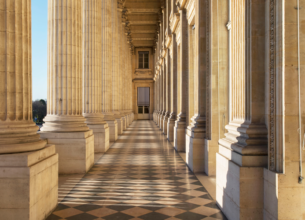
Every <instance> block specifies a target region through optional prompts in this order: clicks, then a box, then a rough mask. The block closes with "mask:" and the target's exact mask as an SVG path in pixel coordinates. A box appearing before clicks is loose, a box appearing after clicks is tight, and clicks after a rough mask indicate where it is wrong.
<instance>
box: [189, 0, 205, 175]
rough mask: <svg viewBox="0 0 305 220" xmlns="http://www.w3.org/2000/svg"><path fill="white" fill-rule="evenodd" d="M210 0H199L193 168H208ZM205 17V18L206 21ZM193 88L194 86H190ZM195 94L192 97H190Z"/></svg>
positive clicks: (191, 136) (191, 139) (191, 145)
mask: <svg viewBox="0 0 305 220" xmlns="http://www.w3.org/2000/svg"><path fill="white" fill-rule="evenodd" d="M208 2H209V1H201V0H196V1H195V10H196V16H195V25H196V28H195V36H194V39H195V47H194V48H193V49H194V50H195V51H194V53H195V57H194V64H195V68H194V82H193V83H194V91H193V92H194V115H193V116H192V118H191V124H190V125H189V126H188V127H187V129H186V154H187V155H188V156H187V157H186V163H187V164H188V166H189V167H190V169H191V170H192V171H193V172H202V171H204V170H205V169H204V165H205V163H204V162H205V161H204V150H205V143H206V140H205V138H206V117H207V108H210V105H208V104H207V93H209V92H210V91H209V90H207V88H208V87H207V83H206V79H207V76H209V74H210V72H209V71H210V68H209V59H210V57H209V44H208V43H207V37H208V34H209V29H208V28H209V27H208V26H207V24H209V23H208V21H209V11H210V8H209V3H208ZM204 21H205V22H204ZM190 89H192V88H190ZM189 98H191V97H189Z"/></svg>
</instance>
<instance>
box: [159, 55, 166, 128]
mask: <svg viewBox="0 0 305 220" xmlns="http://www.w3.org/2000/svg"><path fill="white" fill-rule="evenodd" d="M161 59H162V58H161ZM162 62H163V60H162ZM163 65H164V64H161V67H160V87H161V94H160V101H161V114H160V124H159V127H160V129H161V131H162V132H163V118H164V113H165V106H164V91H165V90H164V78H165V76H164V68H163Z"/></svg>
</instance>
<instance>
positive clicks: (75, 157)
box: [39, 130, 94, 174]
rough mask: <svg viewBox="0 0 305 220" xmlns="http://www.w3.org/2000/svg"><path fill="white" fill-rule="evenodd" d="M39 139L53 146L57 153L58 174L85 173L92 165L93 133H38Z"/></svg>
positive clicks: (90, 131)
mask: <svg viewBox="0 0 305 220" xmlns="http://www.w3.org/2000/svg"><path fill="white" fill-rule="evenodd" d="M39 134H40V136H41V138H43V139H47V140H48V143H49V144H54V145H55V147H56V153H58V156H59V160H58V167H59V174H77V173H86V172H88V171H89V170H90V168H91V167H92V166H93V164H94V135H93V131H92V130H89V131H86V132H71V133H69V132H66V133H51V132H39Z"/></svg>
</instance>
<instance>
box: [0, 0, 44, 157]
mask: <svg viewBox="0 0 305 220" xmlns="http://www.w3.org/2000/svg"><path fill="white" fill-rule="evenodd" d="M0 16H1V23H0V42H1V46H0V48H1V49H0V60H1V62H0V63H1V66H0V154H2V153H17V152H25V151H33V150H38V149H41V148H43V147H44V146H45V144H46V142H45V141H42V140H40V136H39V135H38V134H37V130H38V127H37V126H36V124H35V123H34V122H33V118H32V51H31V46H32V44H31V42H32V39H31V1H30V0H23V1H20V0H2V1H1V5H0Z"/></svg>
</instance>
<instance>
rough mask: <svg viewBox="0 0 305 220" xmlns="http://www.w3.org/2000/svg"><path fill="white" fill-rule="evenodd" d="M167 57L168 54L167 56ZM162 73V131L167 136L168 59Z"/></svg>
mask: <svg viewBox="0 0 305 220" xmlns="http://www.w3.org/2000/svg"><path fill="white" fill-rule="evenodd" d="M166 56H167V54H166ZM162 72H163V79H162V80H163V82H162V83H163V109H164V113H163V117H162V122H161V123H162V125H161V126H162V131H163V134H165V135H166V134H167V121H168V111H167V99H168V98H167V78H168V77H167V58H165V57H164V58H163V65H162Z"/></svg>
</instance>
